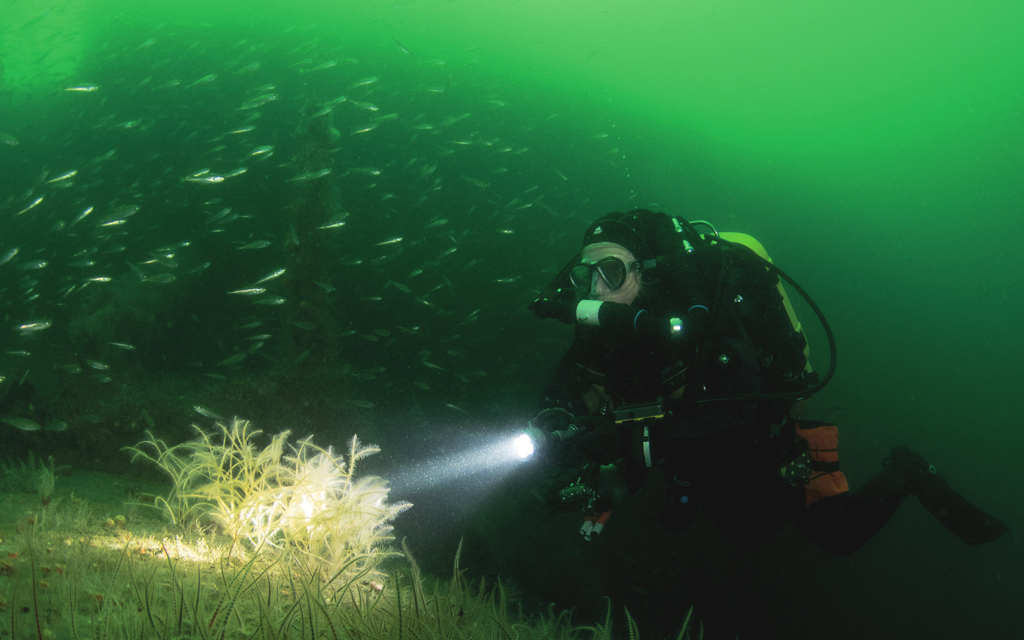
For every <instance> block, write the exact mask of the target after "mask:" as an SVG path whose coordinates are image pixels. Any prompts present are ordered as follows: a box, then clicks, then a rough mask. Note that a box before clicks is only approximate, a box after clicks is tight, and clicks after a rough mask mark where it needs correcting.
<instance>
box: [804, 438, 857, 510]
mask: <svg viewBox="0 0 1024 640" xmlns="http://www.w3.org/2000/svg"><path fill="white" fill-rule="evenodd" d="M796 435H798V436H800V437H801V438H803V439H804V440H806V441H807V453H808V454H810V456H811V475H810V478H809V479H808V481H807V484H805V485H804V497H805V498H806V500H807V506H811V504H812V503H814V502H816V501H818V500H821V499H822V498H829V497H831V496H835V495H839V494H840V493H846V492H847V491H849V490H850V485H849V484H847V482H846V476H844V475H843V472H842V471H840V470H839V428H838V427H836V426H835V425H834V424H828V423H827V422H815V421H813V420H801V421H800V422H798V423H797V425H796Z"/></svg>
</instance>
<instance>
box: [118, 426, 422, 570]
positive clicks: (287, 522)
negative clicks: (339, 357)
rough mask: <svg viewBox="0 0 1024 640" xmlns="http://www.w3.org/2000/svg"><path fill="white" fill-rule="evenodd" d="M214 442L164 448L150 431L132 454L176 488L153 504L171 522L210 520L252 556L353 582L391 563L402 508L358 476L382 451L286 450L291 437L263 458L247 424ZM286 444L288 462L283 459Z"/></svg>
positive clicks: (308, 446)
mask: <svg viewBox="0 0 1024 640" xmlns="http://www.w3.org/2000/svg"><path fill="white" fill-rule="evenodd" d="M217 427H218V429H219V432H218V433H215V434H212V435H211V434H208V433H206V432H204V431H202V430H201V429H199V428H198V427H195V428H196V431H197V432H198V434H199V437H198V438H197V439H196V440H194V441H191V442H186V443H182V444H179V445H177V446H174V447H168V446H167V445H166V444H165V443H164V442H163V441H161V440H158V439H156V438H155V437H154V436H153V435H152V434H151V433H149V432H147V438H148V439H147V440H144V441H143V442H141V443H139V444H138V445H137V446H135V447H128V448H127V449H128V450H129V451H131V452H132V453H133V454H134V455H133V460H135V459H138V458H140V457H141V458H142V459H144V460H148V461H150V462H152V463H154V464H156V465H157V466H159V467H160V468H161V469H163V470H164V471H165V472H166V473H167V474H168V475H170V477H171V479H172V481H173V483H174V484H173V487H172V489H171V493H170V495H169V496H168V497H167V498H158V499H157V501H156V505H157V506H158V507H159V508H160V509H161V510H162V511H163V512H164V513H165V514H166V515H167V516H168V517H169V518H170V520H171V521H172V522H173V523H176V524H179V525H182V526H187V525H189V524H191V523H193V522H199V523H203V522H207V521H209V519H212V520H213V521H214V522H215V523H216V524H217V525H218V526H219V527H220V528H221V529H222V530H223V531H224V532H225V533H227V534H228V535H230V536H231V538H232V540H233V541H238V540H243V539H244V540H247V541H248V542H249V543H250V545H251V548H252V549H272V548H276V549H280V550H285V551H288V552H290V553H294V554H297V555H299V556H303V557H305V558H307V559H309V560H311V561H316V562H318V563H325V565H326V566H327V567H328V568H329V569H330V570H331V571H333V572H335V573H345V574H357V573H362V572H364V571H367V570H370V569H372V567H373V566H375V565H376V564H378V563H379V562H381V561H382V560H383V559H385V558H386V557H388V556H389V555H391V554H392V552H391V551H389V550H388V548H387V543H388V542H389V541H390V540H391V539H392V538H391V536H390V533H391V530H392V527H391V522H392V521H393V520H394V518H396V517H397V516H398V515H399V514H400V513H402V512H403V511H405V510H406V509H408V508H409V507H410V506H411V505H410V504H408V503H404V502H402V503H390V504H389V503H388V502H387V496H388V492H389V489H388V486H387V482H386V481H385V480H384V479H382V478H379V477H376V476H364V477H359V478H357V477H355V475H354V472H355V463H356V461H357V460H361V459H363V458H365V457H366V456H368V455H372V454H373V453H376V452H378V451H379V449H378V448H377V447H375V446H372V445H370V446H364V445H362V444H360V442H359V439H358V437H355V436H353V438H352V440H351V442H350V446H349V450H348V455H347V460H346V458H345V457H344V456H341V455H336V454H335V453H334V452H333V451H332V450H331V449H330V448H327V449H323V448H321V447H318V446H316V445H314V444H313V442H312V439H311V438H305V439H303V440H300V441H299V442H298V444H297V445H290V444H287V441H288V436H289V435H290V434H289V432H288V431H283V432H281V433H278V434H277V435H275V436H273V438H272V439H271V441H270V444H269V445H267V446H266V447H264V448H262V449H260V448H259V447H257V446H256V445H255V439H256V438H257V436H259V435H260V433H261V431H259V430H253V429H251V428H250V424H249V422H248V421H246V420H240V419H238V418H235V419H233V420H232V421H231V424H230V425H225V424H222V423H218V424H217ZM286 445H287V447H288V449H289V450H290V454H288V455H286V454H285V446H286Z"/></svg>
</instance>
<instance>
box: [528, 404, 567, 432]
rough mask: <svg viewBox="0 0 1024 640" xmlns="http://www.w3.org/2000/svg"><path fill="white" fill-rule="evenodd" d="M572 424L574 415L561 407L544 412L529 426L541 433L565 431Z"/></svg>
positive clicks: (536, 416) (534, 417)
mask: <svg viewBox="0 0 1024 640" xmlns="http://www.w3.org/2000/svg"><path fill="white" fill-rule="evenodd" d="M571 423H572V414H571V413H569V412H568V411H567V410H565V409H563V408H561V407H549V408H547V409H544V410H542V411H541V412H540V413H538V414H537V415H535V416H533V418H532V419H531V420H530V421H529V422H528V423H527V425H528V426H530V427H533V428H536V429H540V430H541V431H546V432H549V433H550V432H553V431H563V430H565V429H568V428H569V425H570V424H571Z"/></svg>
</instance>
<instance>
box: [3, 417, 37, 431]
mask: <svg viewBox="0 0 1024 640" xmlns="http://www.w3.org/2000/svg"><path fill="white" fill-rule="evenodd" d="M2 420H3V421H4V422H6V423H7V424H9V425H11V426H12V427H14V428H15V429H21V430H22V431H39V430H40V429H42V427H41V426H39V423H38V422H36V421H35V420H29V419H28V418H3V419H2Z"/></svg>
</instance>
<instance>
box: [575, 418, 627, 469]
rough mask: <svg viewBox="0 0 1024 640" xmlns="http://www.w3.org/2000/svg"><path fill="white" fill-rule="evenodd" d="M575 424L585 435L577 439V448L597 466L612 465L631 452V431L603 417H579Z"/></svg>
mask: <svg viewBox="0 0 1024 640" xmlns="http://www.w3.org/2000/svg"><path fill="white" fill-rule="evenodd" d="M573 424H575V425H576V426H577V427H580V428H581V429H583V431H584V433H583V434H582V435H581V436H579V437H577V438H576V447H577V448H578V449H579V450H580V452H581V453H582V454H583V455H584V456H586V458H587V460H589V461H590V462H593V463H595V464H600V465H606V464H611V463H613V462H615V461H616V460H618V459H619V458H621V457H622V456H624V455H626V452H627V451H628V450H629V444H630V443H629V431H628V430H627V429H624V428H623V427H621V426H619V425H617V424H615V423H614V422H612V421H611V420H609V419H608V418H605V417H603V416H577V417H575V418H573Z"/></svg>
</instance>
